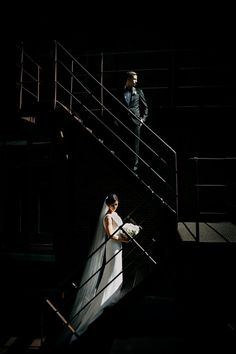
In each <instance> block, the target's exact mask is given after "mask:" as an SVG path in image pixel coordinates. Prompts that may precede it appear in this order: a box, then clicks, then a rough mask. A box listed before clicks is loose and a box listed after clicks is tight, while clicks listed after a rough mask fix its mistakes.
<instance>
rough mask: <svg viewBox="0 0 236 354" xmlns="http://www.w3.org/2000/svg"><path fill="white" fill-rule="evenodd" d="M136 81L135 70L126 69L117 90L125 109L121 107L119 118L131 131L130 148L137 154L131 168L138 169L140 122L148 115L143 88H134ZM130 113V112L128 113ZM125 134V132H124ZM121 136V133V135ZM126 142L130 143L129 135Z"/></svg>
mask: <svg viewBox="0 0 236 354" xmlns="http://www.w3.org/2000/svg"><path fill="white" fill-rule="evenodd" d="M137 82H138V74H137V73H136V72H135V71H128V72H126V74H125V77H124V82H123V86H122V88H121V89H120V90H119V92H118V97H117V98H118V99H119V100H120V101H121V103H123V105H124V106H125V107H127V110H125V109H123V110H122V113H120V114H119V117H118V118H119V119H120V120H121V121H122V122H123V123H124V124H125V125H126V126H127V127H128V128H130V129H131V131H133V133H134V134H135V136H133V135H132V137H131V138H132V139H131V141H132V144H131V146H130V147H131V148H132V149H133V150H134V151H135V153H136V154H137V156H136V155H135V156H134V162H133V166H132V168H133V170H134V171H137V170H138V162H139V158H138V156H139V150H140V135H141V127H142V123H143V122H146V119H147V117H148V105H147V102H146V99H145V96H144V93H143V90H142V89H140V88H136V84H137ZM130 113H131V114H130ZM125 135H126V134H125ZM121 138H123V135H122V136H121ZM127 143H128V144H129V145H130V136H129V141H127Z"/></svg>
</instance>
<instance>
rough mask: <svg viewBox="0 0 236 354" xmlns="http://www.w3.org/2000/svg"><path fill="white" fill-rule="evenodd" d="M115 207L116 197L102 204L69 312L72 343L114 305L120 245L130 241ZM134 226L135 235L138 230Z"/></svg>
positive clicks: (120, 276) (119, 282) (118, 282)
mask: <svg viewBox="0 0 236 354" xmlns="http://www.w3.org/2000/svg"><path fill="white" fill-rule="evenodd" d="M118 205H119V200H118V196H117V195H116V194H109V195H108V196H107V197H106V198H105V201H104V203H103V207H102V210H101V213H100V216H99V220H98V224H97V229H96V233H95V236H94V240H93V243H92V246H91V249H90V253H89V254H90V256H89V257H88V260H87V263H86V265H85V269H84V272H83V275H82V278H81V282H80V286H79V290H78V293H77V295H76V299H75V303H74V305H73V308H72V312H71V317H70V324H71V325H72V327H73V328H74V329H75V333H74V334H73V336H72V337H71V342H72V341H74V340H75V339H76V337H78V336H80V335H81V334H82V333H84V332H85V331H86V329H87V328H88V326H89V325H90V324H91V323H92V322H93V321H94V320H95V319H96V318H98V316H100V315H101V313H102V312H103V310H104V308H105V307H107V306H109V305H111V304H113V303H115V302H116V301H117V300H116V299H117V296H118V295H119V292H120V289H121V286H122V282H123V273H122V271H123V270H122V242H129V240H130V238H129V235H128V234H127V232H123V231H122V229H123V227H122V226H123V221H122V219H121V217H120V216H119V215H118V214H117V212H116V210H117V208H118ZM130 225H131V224H129V226H130ZM133 226H134V228H135V232H134V233H135V234H137V233H138V232H139V226H137V225H133ZM121 227H122V229H121ZM123 230H124V229H123Z"/></svg>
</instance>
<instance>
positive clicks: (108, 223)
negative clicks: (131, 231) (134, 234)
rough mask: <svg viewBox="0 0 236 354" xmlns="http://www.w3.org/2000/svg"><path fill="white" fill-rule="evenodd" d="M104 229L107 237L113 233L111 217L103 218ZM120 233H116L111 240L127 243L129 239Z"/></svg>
mask: <svg viewBox="0 0 236 354" xmlns="http://www.w3.org/2000/svg"><path fill="white" fill-rule="evenodd" d="M104 227H105V231H106V234H107V236H108V237H110V236H111V235H112V234H113V233H114V232H115V229H114V227H113V223H112V217H111V216H110V215H106V216H105V219H104ZM120 231H121V230H119V231H117V232H116V233H115V234H114V235H113V236H112V237H111V238H112V239H113V240H116V241H120V242H129V237H128V236H127V235H125V234H124V233H123V232H120Z"/></svg>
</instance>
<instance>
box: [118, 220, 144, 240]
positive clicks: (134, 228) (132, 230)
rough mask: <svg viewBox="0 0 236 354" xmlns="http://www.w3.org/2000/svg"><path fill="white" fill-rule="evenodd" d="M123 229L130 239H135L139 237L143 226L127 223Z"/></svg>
mask: <svg viewBox="0 0 236 354" xmlns="http://www.w3.org/2000/svg"><path fill="white" fill-rule="evenodd" d="M121 229H122V230H123V231H125V233H127V234H128V235H129V236H130V237H134V236H136V235H138V233H139V231H140V230H141V226H139V225H134V224H132V223H128V222H127V223H125V224H124V225H123V226H122V228H121Z"/></svg>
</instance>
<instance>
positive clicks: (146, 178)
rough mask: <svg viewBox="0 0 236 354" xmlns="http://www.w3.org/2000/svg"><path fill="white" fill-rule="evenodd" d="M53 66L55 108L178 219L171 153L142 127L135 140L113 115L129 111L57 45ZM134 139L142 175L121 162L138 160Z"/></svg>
mask: <svg viewBox="0 0 236 354" xmlns="http://www.w3.org/2000/svg"><path fill="white" fill-rule="evenodd" d="M54 63H55V67H54V108H55V109H56V108H57V107H58V106H59V107H63V109H65V110H66V111H67V112H69V113H70V114H71V115H72V117H73V118H74V119H76V120H77V121H78V122H79V123H80V124H81V125H82V126H83V127H84V128H85V129H87V131H88V132H90V133H91V134H92V135H93V136H94V137H95V138H96V139H97V140H98V141H99V142H100V143H102V144H103V145H104V147H106V148H107V149H108V150H109V151H110V153H112V155H113V156H114V158H116V159H118V160H119V162H120V163H122V164H123V165H125V167H126V168H127V169H129V171H130V172H131V173H133V174H134V175H135V176H136V177H137V178H138V179H139V181H140V183H142V184H143V185H144V186H145V188H147V189H148V190H149V191H150V192H151V193H152V194H153V195H155V196H156V197H157V198H158V199H159V201H160V202H161V203H162V204H164V205H165V206H166V207H167V208H168V209H170V210H171V212H172V213H174V214H175V215H176V218H178V178H177V177H178V176H177V174H178V171H177V154H176V152H175V151H174V149H172V148H171V147H170V146H169V145H168V144H167V143H166V142H165V141H164V140H163V139H161V137H160V136H158V135H157V134H156V133H155V132H154V131H153V130H152V129H151V128H150V127H149V126H148V125H147V124H145V123H143V127H142V138H140V137H138V136H136V135H135V133H134V132H133V131H132V130H131V129H130V128H129V127H128V126H127V125H126V124H125V123H124V122H123V121H122V119H121V117H120V116H118V115H117V114H116V112H117V106H119V108H120V107H121V108H122V110H123V111H125V110H128V109H127V107H125V106H124V105H123V104H122V102H120V101H119V100H118V99H117V97H116V96H115V95H113V94H112V93H111V92H110V91H109V90H108V89H107V88H106V87H105V86H104V84H103V83H102V81H103V80H102V79H101V77H100V76H99V77H98V74H99V75H100V73H96V75H93V74H91V73H90V72H89V71H88V70H87V69H86V68H85V67H84V66H83V65H82V64H81V63H80V62H79V61H78V60H77V59H76V58H75V57H74V56H73V55H71V54H70V53H69V52H68V51H67V50H66V49H65V48H64V47H63V46H62V45H61V44H60V43H59V42H57V41H55V57H54ZM99 78H100V80H99ZM129 113H130V112H129ZM117 124H118V125H119V126H121V127H122V129H124V131H125V134H127V136H128V138H127V139H126V140H124V139H123V137H122V136H121V135H120V134H119V133H118V132H117V129H116V127H117ZM134 136H135V137H136V139H139V141H140V145H141V147H140V151H141V152H140V155H139V156H138V158H139V161H140V165H141V168H140V170H141V172H139V173H138V174H137V173H135V172H134V171H132V169H131V168H130V166H129V164H128V163H127V162H126V159H124V158H123V157H124V155H125V156H126V157H128V158H127V160H128V159H131V158H132V157H134V156H135V155H136V156H137V154H136V153H135V151H134V150H133V146H132V144H131V141H132V138H133V137H134Z"/></svg>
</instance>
